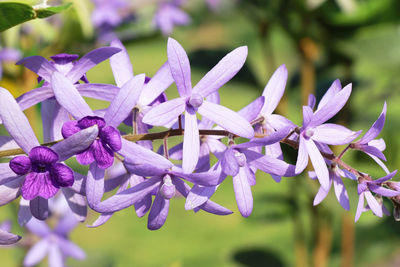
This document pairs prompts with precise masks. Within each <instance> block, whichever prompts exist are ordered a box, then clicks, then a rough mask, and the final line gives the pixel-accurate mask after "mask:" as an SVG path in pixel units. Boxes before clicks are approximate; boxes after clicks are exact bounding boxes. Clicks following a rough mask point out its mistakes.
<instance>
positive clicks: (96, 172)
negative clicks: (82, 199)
mask: <svg viewBox="0 0 400 267" xmlns="http://www.w3.org/2000/svg"><path fill="white" fill-rule="evenodd" d="M103 194H104V170H103V169H102V168H100V167H99V166H98V165H97V164H96V163H92V164H90V167H89V172H88V175H87V178H86V198H87V202H88V205H89V207H90V208H91V209H95V207H96V205H97V204H98V203H100V201H101V198H102V197H103Z"/></svg>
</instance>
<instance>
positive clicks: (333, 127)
mask: <svg viewBox="0 0 400 267" xmlns="http://www.w3.org/2000/svg"><path fill="white" fill-rule="evenodd" d="M360 133H361V131H358V132H353V131H351V130H349V129H347V128H346V127H344V126H341V125H337V124H333V123H325V124H322V125H319V126H317V127H315V128H314V135H313V136H312V137H311V138H312V139H313V140H315V141H318V142H321V143H324V144H328V145H346V144H349V143H351V141H353V140H354V139H356V138H357V137H358V136H359V135H360Z"/></svg>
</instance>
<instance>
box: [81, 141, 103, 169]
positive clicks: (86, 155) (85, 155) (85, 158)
mask: <svg viewBox="0 0 400 267" xmlns="http://www.w3.org/2000/svg"><path fill="white" fill-rule="evenodd" d="M93 142H98V140H94V141H93ZM76 160H77V161H78V162H79V163H80V164H82V165H89V164H91V163H92V162H93V161H94V145H93V144H92V145H90V146H89V148H88V149H86V150H85V151H83V152H81V153H78V154H76Z"/></svg>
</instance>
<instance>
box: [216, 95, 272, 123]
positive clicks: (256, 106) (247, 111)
mask: <svg viewBox="0 0 400 267" xmlns="http://www.w3.org/2000/svg"><path fill="white" fill-rule="evenodd" d="M264 102H265V98H264V97H263V96H260V97H257V98H256V100H254V101H253V102H251V103H250V104H248V105H247V106H245V107H244V108H242V109H241V110H239V111H238V112H237V113H238V114H239V115H240V116H242V117H243V118H245V119H246V120H247V121H252V120H254V119H256V118H257V116H258V114H260V110H261V108H262V107H263V105H264ZM213 103H216V102H213Z"/></svg>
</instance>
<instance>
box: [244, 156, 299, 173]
mask: <svg viewBox="0 0 400 267" xmlns="http://www.w3.org/2000/svg"><path fill="white" fill-rule="evenodd" d="M243 153H244V154H245V155H246V158H247V163H248V164H249V165H250V166H254V167H256V168H257V169H260V170H262V171H263V172H266V173H270V174H275V175H279V176H287V177H290V176H295V175H297V173H296V172H295V166H294V165H292V164H288V163H286V162H285V161H283V160H280V159H276V158H273V157H270V156H266V155H263V154H260V153H258V152H255V151H251V150H243Z"/></svg>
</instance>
